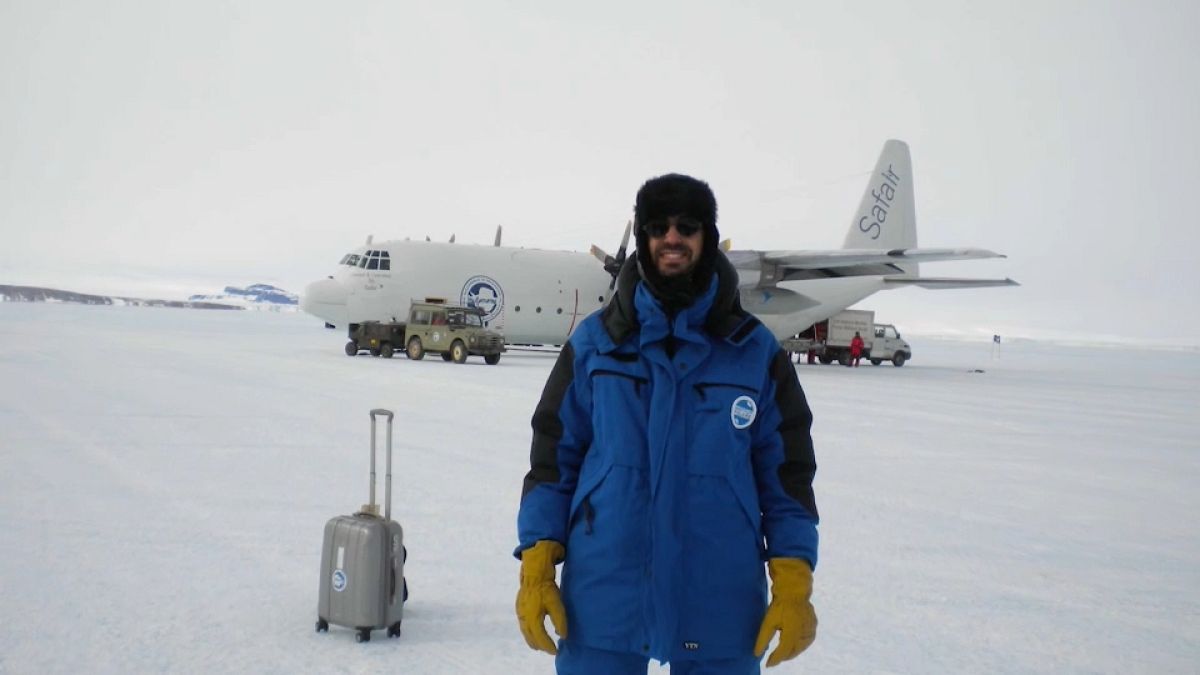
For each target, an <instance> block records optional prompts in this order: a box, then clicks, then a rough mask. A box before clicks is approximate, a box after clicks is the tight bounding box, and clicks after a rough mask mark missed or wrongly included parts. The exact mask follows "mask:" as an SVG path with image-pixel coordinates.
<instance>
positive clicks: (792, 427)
mask: <svg viewBox="0 0 1200 675" xmlns="http://www.w3.org/2000/svg"><path fill="white" fill-rule="evenodd" d="M771 379H772V380H774V382H775V404H776V405H777V406H778V407H779V412H780V414H781V415H782V416H783V421H782V422H781V423H780V424H779V434H780V436H782V437H783V464H780V465H779V481H780V483H782V484H783V489H784V491H786V492H787V493H788V495H789V496H791V497H792V498H793V499H795V500H796V501H798V502H800V504H801V505H802V506H804V508H806V509H808V510H809V512H811V513H812V515H813V517H814V518H817V517H818V515H817V499H816V497H815V496H814V495H813V488H812V482H813V476H815V475H816V473H817V458H816V455H815V454H814V453H813V443H812V434H811V429H812V411H811V410H809V408H808V400H807V399H805V397H804V390H803V389H801V388H800V380H798V379H797V378H796V369H795V368H794V367H793V366H792V361H791V359H790V358H788V354H787V352H785V351H783V350H782V349H780V350H779V351H777V352H775V358H774V359H773V360H772V361H771Z"/></svg>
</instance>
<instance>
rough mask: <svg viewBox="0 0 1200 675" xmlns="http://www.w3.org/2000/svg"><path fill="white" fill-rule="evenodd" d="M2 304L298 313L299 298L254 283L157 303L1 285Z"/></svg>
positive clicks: (146, 300) (152, 300) (136, 299)
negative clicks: (53, 304)
mask: <svg viewBox="0 0 1200 675" xmlns="http://www.w3.org/2000/svg"><path fill="white" fill-rule="evenodd" d="M0 302H59V303H62V302H65V303H74V304H81V305H121V306H132V307H181V308H186V309H258V310H262V309H265V310H269V311H282V312H291V311H299V309H300V305H299V297H298V296H297V295H296V294H294V293H289V292H287V291H285V290H283V289H282V288H277V287H275V286H271V285H270V284H251V285H249V286H246V287H245V288H238V287H236V286H226V287H225V290H224V291H223V292H222V293H220V294H217V295H193V296H191V297H189V298H188V299H187V300H157V299H152V298H130V297H125V296H113V295H94V294H91V293H77V292H75V291H66V290H62V289H58V288H43V287H40V286H16V285H5V284H0Z"/></svg>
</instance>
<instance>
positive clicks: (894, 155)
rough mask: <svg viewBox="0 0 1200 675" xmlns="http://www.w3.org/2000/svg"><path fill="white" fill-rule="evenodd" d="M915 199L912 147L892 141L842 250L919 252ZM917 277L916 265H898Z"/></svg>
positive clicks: (901, 142)
mask: <svg viewBox="0 0 1200 675" xmlns="http://www.w3.org/2000/svg"><path fill="white" fill-rule="evenodd" d="M914 204H915V202H914V199H913V173H912V159H911V158H910V157H909V154H908V144H907V143H905V142H904V141H898V140H894V139H893V140H889V141H888V142H886V143H884V144H883V151H882V152H880V153H879V161H878V162H876V164H875V170H874V171H873V172H871V177H870V179H869V180H868V181H867V189H866V190H865V191H864V192H863V197H862V201H861V202H859V205H858V210H857V211H855V212H854V220H853V221H851V223H850V229H849V230H848V231H847V232H846V241H845V242H844V243H843V244H842V248H853V249H884V250H888V251H891V250H896V249H909V248H917V215H916V207H915V205H914ZM897 266H898V267H900V268H901V269H903V270H904V271H905V273H907V274H909V275H912V276H916V275H917V274H918V268H917V264H916V263H901V264H899V265H897Z"/></svg>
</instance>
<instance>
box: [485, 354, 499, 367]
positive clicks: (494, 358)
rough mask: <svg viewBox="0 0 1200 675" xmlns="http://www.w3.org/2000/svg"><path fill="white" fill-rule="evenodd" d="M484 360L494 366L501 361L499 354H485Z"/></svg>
mask: <svg viewBox="0 0 1200 675" xmlns="http://www.w3.org/2000/svg"><path fill="white" fill-rule="evenodd" d="M483 362H484V363H486V364H488V365H489V366H494V365H496V364H497V363H500V355H499V354H485V355H484V357H483Z"/></svg>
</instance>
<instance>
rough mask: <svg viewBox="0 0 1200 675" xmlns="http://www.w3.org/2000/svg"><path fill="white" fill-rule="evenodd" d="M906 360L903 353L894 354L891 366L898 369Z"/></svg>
mask: <svg viewBox="0 0 1200 675" xmlns="http://www.w3.org/2000/svg"><path fill="white" fill-rule="evenodd" d="M907 358H908V357H907V356H905V355H904V352H896V355H895V356H893V357H892V365H893V366H896V367H897V368H899V367H900V366H903V365H904V361H905V360H907Z"/></svg>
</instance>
